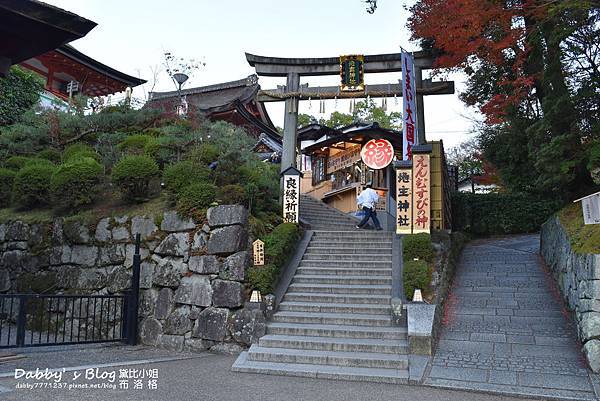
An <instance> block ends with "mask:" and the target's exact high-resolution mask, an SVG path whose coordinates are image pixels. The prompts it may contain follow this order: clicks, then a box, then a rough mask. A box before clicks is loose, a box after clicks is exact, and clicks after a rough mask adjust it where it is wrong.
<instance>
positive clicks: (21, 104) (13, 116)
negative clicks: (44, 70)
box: [0, 66, 44, 126]
mask: <svg viewBox="0 0 600 401" xmlns="http://www.w3.org/2000/svg"><path fill="white" fill-rule="evenodd" d="M43 88H44V87H43V83H42V80H41V79H40V77H39V76H37V75H36V74H35V73H33V72H31V71H27V70H25V69H24V68H21V67H18V66H14V67H11V68H10V70H9V72H8V75H7V76H6V77H5V78H0V126H3V125H9V124H14V123H15V122H17V121H19V120H20V119H21V117H22V115H23V113H25V111H27V110H29V109H31V108H32V107H33V106H34V105H35V104H36V103H37V102H38V100H39V98H40V92H41V91H42V90H43Z"/></svg>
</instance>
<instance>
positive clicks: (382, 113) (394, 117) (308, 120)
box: [298, 99, 402, 130]
mask: <svg viewBox="0 0 600 401" xmlns="http://www.w3.org/2000/svg"><path fill="white" fill-rule="evenodd" d="M354 122H363V123H371V122H376V123H378V124H379V125H380V126H382V127H383V128H388V129H396V130H399V129H401V128H402V114H401V113H399V112H396V111H392V112H387V111H386V110H385V109H383V108H382V107H378V106H377V105H376V104H375V102H374V101H373V100H372V99H369V100H366V99H365V100H362V101H360V102H357V103H356V105H355V107H354V110H353V112H352V114H346V113H341V112H339V111H334V112H333V113H331V115H330V116H329V118H328V119H325V118H320V119H317V118H316V117H314V116H311V115H310V114H300V115H298V127H303V126H305V125H308V124H312V123H319V124H321V125H325V126H327V127H330V128H338V129H339V128H342V127H345V126H347V125H350V124H352V123H354Z"/></svg>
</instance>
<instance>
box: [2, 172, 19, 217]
mask: <svg viewBox="0 0 600 401" xmlns="http://www.w3.org/2000/svg"><path fill="white" fill-rule="evenodd" d="M16 174H17V173H15V172H14V171H12V170H9V169H7V168H0V208H2V207H7V206H9V205H10V196H11V193H12V186H13V181H14V180H15V175H16Z"/></svg>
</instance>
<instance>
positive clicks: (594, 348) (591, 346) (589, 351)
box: [583, 340, 600, 373]
mask: <svg viewBox="0 0 600 401" xmlns="http://www.w3.org/2000/svg"><path fill="white" fill-rule="evenodd" d="M583 353H584V354H585V357H586V359H587V361H588V363H589V365H590V368H591V369H592V371H593V372H594V373H600V340H590V341H588V342H587V343H585V345H584V346H583Z"/></svg>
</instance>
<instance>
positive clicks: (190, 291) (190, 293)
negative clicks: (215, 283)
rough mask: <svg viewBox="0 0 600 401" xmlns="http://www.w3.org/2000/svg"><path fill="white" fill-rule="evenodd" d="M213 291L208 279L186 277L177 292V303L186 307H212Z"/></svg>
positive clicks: (195, 276)
mask: <svg viewBox="0 0 600 401" xmlns="http://www.w3.org/2000/svg"><path fill="white" fill-rule="evenodd" d="M212 296H213V289H212V288H211V286H210V280H209V279H208V277H203V276H197V275H193V276H190V277H184V278H183V279H182V280H181V285H180V286H179V288H178V289H177V291H176V292H175V302H177V303H180V304H186V305H196V306H210V302H211V299H212Z"/></svg>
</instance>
